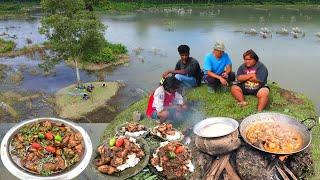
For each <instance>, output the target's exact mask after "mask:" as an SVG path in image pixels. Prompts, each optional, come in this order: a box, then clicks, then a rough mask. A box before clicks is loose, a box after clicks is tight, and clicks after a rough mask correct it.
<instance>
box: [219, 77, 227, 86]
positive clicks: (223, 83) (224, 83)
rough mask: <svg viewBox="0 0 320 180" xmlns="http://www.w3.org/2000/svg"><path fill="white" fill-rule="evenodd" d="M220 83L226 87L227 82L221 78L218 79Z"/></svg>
mask: <svg viewBox="0 0 320 180" xmlns="http://www.w3.org/2000/svg"><path fill="white" fill-rule="evenodd" d="M219 80H220V82H221V84H222V85H223V86H228V81H227V80H225V79H224V78H223V77H220V79H219Z"/></svg>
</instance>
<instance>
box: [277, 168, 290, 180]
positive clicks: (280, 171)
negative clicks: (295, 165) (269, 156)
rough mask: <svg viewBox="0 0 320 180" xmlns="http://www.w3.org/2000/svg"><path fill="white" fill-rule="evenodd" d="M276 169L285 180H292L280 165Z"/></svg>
mask: <svg viewBox="0 0 320 180" xmlns="http://www.w3.org/2000/svg"><path fill="white" fill-rule="evenodd" d="M276 168H277V170H278V172H279V173H280V175H281V176H282V178H283V179H284V180H290V179H289V177H288V176H287V175H286V173H285V172H283V171H282V169H281V168H280V167H279V166H278V165H276Z"/></svg>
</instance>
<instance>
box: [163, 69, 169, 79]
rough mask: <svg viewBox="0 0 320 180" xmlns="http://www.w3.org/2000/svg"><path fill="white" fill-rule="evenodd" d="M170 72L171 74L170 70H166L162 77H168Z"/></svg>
mask: <svg viewBox="0 0 320 180" xmlns="http://www.w3.org/2000/svg"><path fill="white" fill-rule="evenodd" d="M169 74H170V70H168V71H165V72H164V73H163V74H162V77H163V78H166V77H167V76H168V75H169Z"/></svg>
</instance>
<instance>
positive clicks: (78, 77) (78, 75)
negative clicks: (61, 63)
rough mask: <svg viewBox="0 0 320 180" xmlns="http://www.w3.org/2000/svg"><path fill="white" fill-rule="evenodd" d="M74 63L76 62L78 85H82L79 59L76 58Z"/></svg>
mask: <svg viewBox="0 0 320 180" xmlns="http://www.w3.org/2000/svg"><path fill="white" fill-rule="evenodd" d="M74 63H75V64H76V75H77V86H78V87H79V86H80V83H81V82H80V73H79V67H78V60H76V59H74Z"/></svg>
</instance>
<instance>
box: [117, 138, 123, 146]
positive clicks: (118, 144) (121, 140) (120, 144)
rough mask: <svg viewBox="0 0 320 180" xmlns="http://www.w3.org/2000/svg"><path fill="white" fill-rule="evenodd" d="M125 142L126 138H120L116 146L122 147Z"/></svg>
mask: <svg viewBox="0 0 320 180" xmlns="http://www.w3.org/2000/svg"><path fill="white" fill-rule="evenodd" d="M123 143H124V138H118V139H117V141H116V147H121V146H122V145H123Z"/></svg>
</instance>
